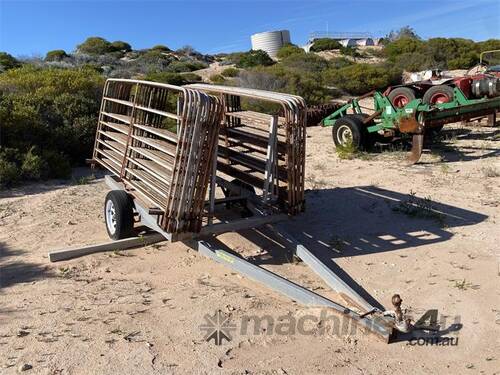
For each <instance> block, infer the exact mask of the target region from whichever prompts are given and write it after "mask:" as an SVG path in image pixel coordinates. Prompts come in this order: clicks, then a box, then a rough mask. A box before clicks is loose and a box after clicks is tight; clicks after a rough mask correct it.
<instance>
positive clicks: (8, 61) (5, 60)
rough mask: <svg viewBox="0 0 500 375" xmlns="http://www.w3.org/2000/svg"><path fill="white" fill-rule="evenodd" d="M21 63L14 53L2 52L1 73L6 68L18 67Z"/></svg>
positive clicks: (0, 53) (0, 60)
mask: <svg viewBox="0 0 500 375" xmlns="http://www.w3.org/2000/svg"><path fill="white" fill-rule="evenodd" d="M20 66H21V63H19V61H17V60H16V59H15V58H14V57H13V56H12V55H9V54H8V53H7V52H0V73H1V72H2V71H5V70H9V69H13V68H18V67H20Z"/></svg>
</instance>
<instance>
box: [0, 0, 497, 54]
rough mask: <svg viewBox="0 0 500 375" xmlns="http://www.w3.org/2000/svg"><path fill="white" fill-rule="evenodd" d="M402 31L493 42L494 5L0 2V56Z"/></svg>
mask: <svg viewBox="0 0 500 375" xmlns="http://www.w3.org/2000/svg"><path fill="white" fill-rule="evenodd" d="M405 25H409V26H411V27H413V28H414V29H415V30H416V31H417V33H418V34H419V35H420V36H422V37H424V38H429V37H436V36H445V37H465V38H470V39H474V40H484V39H489V38H500V1H499V0H469V1H462V0H439V1H435V0H434V1H425V0H423V1H422V0H421V1H411V0H397V1H377V0H364V1H345V0H344V1H340V0H331V1H325V0H323V1H321V0H309V1H307V0H305V1H298V0H296V1H284V0H283V1H272V0H268V1H264V0H260V1H243V0H235V1H207V0H205V1H202V0H198V1H168V0H166V1H148V0H144V1H134V0H114V1H105V0H102V1H92V0H86V1H71V0H60V1H40V0H39V1H24V0H0V51H7V52H9V53H11V54H13V55H15V56H20V55H21V56H31V55H43V54H45V53H46V52H47V51H49V50H52V49H64V50H66V51H73V50H74V48H75V46H76V45H77V44H78V43H81V42H82V41H83V40H85V38H87V37H88V36H102V37H104V38H106V39H108V40H110V41H114V40H123V41H126V42H129V43H130V44H131V45H132V47H133V48H134V49H141V48H147V47H151V46H153V45H155V44H165V45H167V46H168V47H170V48H172V49H176V48H179V47H182V46H183V45H186V44H189V45H192V46H194V47H195V48H196V49H198V50H200V51H201V52H204V53H216V52H223V51H224V52H231V51H241V50H248V49H250V35H251V34H253V33H255V32H260V31H266V30H273V29H288V30H290V32H291V37H292V42H294V43H297V44H303V43H304V42H305V41H306V40H307V36H308V35H309V34H310V33H311V32H313V31H325V30H327V29H328V30H329V31H331V32H333V31H351V32H354V31H358V32H359V31H368V32H371V33H372V34H374V36H383V35H385V34H386V33H387V32H389V31H390V30H391V29H397V28H399V27H401V26H405Z"/></svg>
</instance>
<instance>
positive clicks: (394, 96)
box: [387, 87, 416, 108]
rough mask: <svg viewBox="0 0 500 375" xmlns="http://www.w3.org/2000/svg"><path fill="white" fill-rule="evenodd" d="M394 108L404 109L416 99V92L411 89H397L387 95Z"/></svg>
mask: <svg viewBox="0 0 500 375" xmlns="http://www.w3.org/2000/svg"><path fill="white" fill-rule="evenodd" d="M387 97H388V98H389V100H390V102H391V103H392V105H393V106H394V108H403V107H404V106H405V105H406V104H408V103H409V102H411V101H412V100H414V99H416V95H415V91H414V90H413V89H411V88H409V87H396V88H395V89H394V90H392V91H391V92H390V93H389V95H387Z"/></svg>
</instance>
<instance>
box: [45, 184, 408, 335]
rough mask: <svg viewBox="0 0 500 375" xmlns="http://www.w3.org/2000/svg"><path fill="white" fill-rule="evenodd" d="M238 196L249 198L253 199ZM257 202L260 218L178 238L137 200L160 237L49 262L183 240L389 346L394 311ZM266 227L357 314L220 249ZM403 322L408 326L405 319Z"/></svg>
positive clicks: (64, 254) (71, 252) (63, 253)
mask: <svg viewBox="0 0 500 375" xmlns="http://www.w3.org/2000/svg"><path fill="white" fill-rule="evenodd" d="M217 179H219V178H217ZM215 180H216V179H214V181H215ZM105 182H106V184H107V185H108V187H109V188H110V189H112V190H125V185H124V184H123V183H121V182H120V181H119V178H117V177H114V176H106V177H105ZM218 183H223V181H220V180H219V182H218ZM209 195H210V197H211V201H210V202H208V204H209V206H210V207H214V202H215V195H214V194H213V193H210V194H209ZM232 198H233V199H236V198H239V199H240V198H241V199H248V197H232ZM251 199H252V198H251V197H250V198H249V206H250V207H251V210H252V213H253V214H254V216H252V217H249V218H242V219H238V220H235V221H232V222H229V223H217V224H209V225H206V226H205V227H203V228H202V231H201V232H200V233H198V234H196V235H195V234H193V233H185V234H176V235H173V234H171V233H167V232H165V231H164V230H162V229H161V227H160V226H159V225H158V221H159V218H158V217H155V216H156V215H155V214H151V213H150V212H149V210H148V209H147V208H145V207H143V206H141V204H140V203H139V202H138V201H137V200H134V208H135V211H136V212H137V214H138V215H139V216H140V221H141V223H142V224H143V225H145V226H146V227H148V228H149V229H151V230H152V231H153V232H154V233H149V234H145V235H142V236H139V237H133V238H127V239H124V240H118V241H111V242H107V243H103V244H98V245H91V246H84V247H77V248H70V249H62V250H57V251H52V252H50V253H49V260H50V261H51V262H57V261H62V260H67V259H71V258H75V257H79V256H83V255H87V254H92V253H97V252H102V251H110V250H114V251H116V250H123V249H127V248H131V247H139V246H148V245H151V244H154V243H159V242H164V241H170V242H175V241H182V242H184V243H185V244H186V245H188V246H190V247H191V248H194V249H196V250H197V251H198V252H199V253H200V254H202V255H204V256H206V257H207V258H209V259H211V260H214V261H216V262H217V263H220V264H223V265H225V266H227V267H229V268H231V269H233V270H234V271H236V272H239V273H240V274H242V275H244V276H246V277H248V278H249V279H252V280H254V281H256V282H258V283H261V284H263V285H265V286H266V287H268V288H270V289H272V290H274V291H276V292H278V293H280V294H282V295H285V296H287V297H289V298H290V299H292V300H294V301H296V302H298V303H300V304H302V305H305V306H315V307H321V308H326V309H328V310H329V311H332V312H333V313H336V314H338V315H339V316H342V317H345V318H347V319H349V320H350V321H352V323H353V324H355V325H356V326H357V327H359V328H361V330H362V331H364V332H367V333H370V334H373V335H374V336H375V337H377V338H378V339H379V340H381V341H383V342H386V343H387V342H389V340H390V338H391V337H392V335H393V331H394V329H395V328H398V327H400V326H401V324H399V325H398V321H396V319H394V316H395V315H394V314H393V313H392V314H391V312H389V314H387V312H385V311H382V310H380V309H379V308H377V307H374V306H372V305H371V304H370V303H369V302H368V301H367V300H366V299H365V298H363V297H362V296H361V295H360V294H359V293H357V292H356V291H355V290H354V289H353V288H351V287H350V286H349V285H348V284H347V283H345V282H344V281H343V280H342V279H341V278H340V277H339V276H338V275H337V274H335V273H334V272H333V271H332V270H331V269H330V268H329V267H327V266H326V264H324V263H323V262H322V261H321V260H320V259H319V258H318V257H317V256H316V255H314V253H313V252H312V251H311V250H309V249H308V248H306V247H305V246H304V245H303V244H302V243H300V242H299V241H298V240H296V239H295V238H294V237H293V236H291V235H290V234H288V233H287V231H286V230H285V229H284V226H283V224H282V223H283V222H284V221H286V220H288V215H286V214H282V213H277V214H266V213H262V212H259V210H258V209H257V208H256V207H255V206H253V205H252V203H251ZM264 226H265V227H266V228H268V229H270V230H272V231H273V232H274V233H275V234H276V235H277V236H279V237H280V238H281V239H282V240H283V241H284V242H285V243H286V244H287V245H288V246H289V247H290V248H291V249H292V250H293V253H294V255H295V256H296V257H298V258H300V259H301V260H302V261H303V262H304V263H305V264H306V265H307V266H309V267H310V268H311V269H312V270H313V271H314V272H315V273H316V274H317V275H318V276H319V277H320V278H321V279H322V280H323V281H324V282H325V283H326V284H327V285H328V286H329V287H330V288H332V289H333V290H334V291H335V292H337V293H338V294H339V295H340V296H341V297H342V298H343V299H344V300H346V301H348V302H349V303H350V304H351V305H353V306H354V307H355V309H356V310H357V311H356V310H354V309H351V308H348V307H345V306H343V305H341V304H339V303H337V302H334V301H332V300H330V299H328V298H326V297H324V296H322V295H319V294H317V293H315V292H313V291H311V290H309V289H307V288H305V287H303V286H301V285H298V284H296V283H294V282H292V281H290V280H288V279H286V278H284V277H282V276H279V275H278V274H276V273H273V272H271V271H269V270H267V269H265V268H263V267H260V266H258V265H255V264H253V263H251V262H250V261H248V260H246V259H244V258H242V257H240V256H238V255H236V254H234V253H232V252H230V251H227V250H224V248H223V246H221V245H220V242H219V241H218V240H217V238H216V236H217V235H219V234H222V233H225V232H237V231H239V230H243V229H251V228H258V227H264ZM394 307H395V308H396V310H397V309H400V307H399V306H396V305H395V306H394ZM399 323H404V322H403V321H400V322H399Z"/></svg>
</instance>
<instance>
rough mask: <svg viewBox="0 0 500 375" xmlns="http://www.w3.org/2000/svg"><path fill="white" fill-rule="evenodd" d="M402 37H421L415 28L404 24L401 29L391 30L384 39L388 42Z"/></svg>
mask: <svg viewBox="0 0 500 375" xmlns="http://www.w3.org/2000/svg"><path fill="white" fill-rule="evenodd" d="M401 38H410V39H418V40H420V39H421V38H420V37H419V36H418V35H417V33H416V32H415V30H414V29H413V28H411V27H410V26H403V27H402V28H400V29H399V30H391V32H390V33H389V34H387V35H386V36H385V37H384V38H383V39H384V40H386V41H388V42H394V41H395V40H398V39H401Z"/></svg>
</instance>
